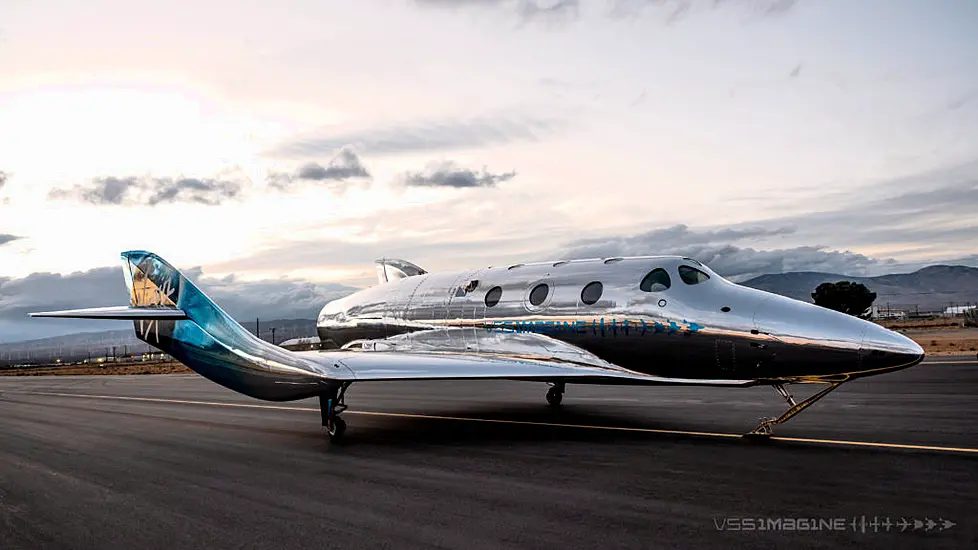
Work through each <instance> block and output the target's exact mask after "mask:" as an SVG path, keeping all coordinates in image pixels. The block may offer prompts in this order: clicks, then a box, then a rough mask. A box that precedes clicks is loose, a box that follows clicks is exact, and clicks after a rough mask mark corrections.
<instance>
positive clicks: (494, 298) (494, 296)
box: [486, 286, 503, 307]
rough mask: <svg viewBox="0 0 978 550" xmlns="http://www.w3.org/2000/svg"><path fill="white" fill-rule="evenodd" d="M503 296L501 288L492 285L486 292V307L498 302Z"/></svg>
mask: <svg viewBox="0 0 978 550" xmlns="http://www.w3.org/2000/svg"><path fill="white" fill-rule="evenodd" d="M502 296H503V289H502V288H500V287H498V286H494V287H492V288H491V289H489V292H486V307H492V306H494V305H496V304H498V303H499V299H500V298H502Z"/></svg>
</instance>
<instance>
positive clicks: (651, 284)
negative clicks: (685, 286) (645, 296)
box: [639, 267, 672, 292]
mask: <svg viewBox="0 0 978 550" xmlns="http://www.w3.org/2000/svg"><path fill="white" fill-rule="evenodd" d="M670 286H672V281H671V280H670V279H669V273H668V272H667V271H666V270H665V269H662V268H661V267H657V268H655V269H653V270H652V271H650V272H649V274H648V275H646V276H645V278H644V279H642V284H641V285H639V288H640V289H642V291H643V292H662V291H663V290H666V289H668V288H669V287H670Z"/></svg>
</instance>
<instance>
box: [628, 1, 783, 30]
mask: <svg viewBox="0 0 978 550" xmlns="http://www.w3.org/2000/svg"><path fill="white" fill-rule="evenodd" d="M797 3H798V0H613V2H612V4H611V14H612V16H617V17H621V16H629V17H634V16H638V15H640V14H641V13H642V12H644V11H646V10H651V11H659V12H665V23H666V24H669V25H671V24H674V23H677V22H679V21H681V20H683V19H685V18H686V17H688V16H689V15H690V14H692V13H694V12H697V11H711V10H717V9H723V8H726V7H728V6H729V7H734V8H737V9H740V10H741V11H747V12H749V13H751V14H752V15H755V16H757V17H778V16H782V15H784V14H787V13H789V12H791V11H792V10H793V9H794V7H795V5H796V4H797Z"/></svg>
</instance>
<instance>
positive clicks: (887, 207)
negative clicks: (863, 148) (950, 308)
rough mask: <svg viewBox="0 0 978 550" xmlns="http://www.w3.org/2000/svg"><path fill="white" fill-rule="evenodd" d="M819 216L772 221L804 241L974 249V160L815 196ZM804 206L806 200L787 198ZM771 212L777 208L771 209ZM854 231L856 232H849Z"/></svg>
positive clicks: (977, 197) (977, 235)
mask: <svg viewBox="0 0 978 550" xmlns="http://www.w3.org/2000/svg"><path fill="white" fill-rule="evenodd" d="M818 200H819V211H816V212H810V213H805V214H795V215H790V216H782V217H778V218H773V219H770V220H766V221H764V222H763V224H764V225H766V226H791V227H795V228H796V229H797V236H798V237H800V238H803V239H805V240H808V241H809V242H844V243H845V245H846V246H849V247H852V246H860V245H864V246H872V247H882V246H886V247H887V248H888V249H891V250H893V252H892V253H894V254H897V253H899V252H900V250H899V248H898V247H901V246H902V247H904V248H905V249H907V250H911V249H914V248H919V247H921V246H933V245H934V244H935V243H941V244H943V245H955V246H961V247H966V248H969V249H974V248H975V247H978V220H976V219H975V217H974V205H975V204H978V161H975V162H970V163H966V164H962V165H959V166H953V167H947V168H940V169H936V170H931V171H927V172H923V173H919V174H914V175H911V176H906V177H901V178H894V179H890V180H886V181H882V182H879V183H877V184H874V185H871V186H869V187H863V188H860V189H859V190H857V191H845V192H841V193H836V194H830V193H824V192H819V194H818ZM790 201H791V202H793V203H794V204H793V206H804V205H806V204H808V203H809V202H808V201H810V199H809V198H805V197H798V198H792V199H790ZM771 208H772V209H776V208H778V205H772V207H771ZM854 228H858V230H854Z"/></svg>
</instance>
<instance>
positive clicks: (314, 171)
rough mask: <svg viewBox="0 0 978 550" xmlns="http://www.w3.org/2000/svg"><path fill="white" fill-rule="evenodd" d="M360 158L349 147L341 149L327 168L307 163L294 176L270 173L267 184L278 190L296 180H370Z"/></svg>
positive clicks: (314, 163)
mask: <svg viewBox="0 0 978 550" xmlns="http://www.w3.org/2000/svg"><path fill="white" fill-rule="evenodd" d="M370 177H371V176H370V172H368V171H367V169H366V167H364V165H363V163H362V162H360V157H358V156H357V154H356V152H355V151H353V149H351V148H349V147H344V148H342V149H341V150H340V151H339V153H337V154H336V156H334V157H333V158H332V159H331V160H330V161H329V164H328V165H327V166H323V165H321V164H319V163H316V162H308V163H306V164H303V165H302V166H300V167H299V168H298V169H296V171H295V173H294V174H283V173H272V174H270V175H269V177H268V184H269V185H271V186H272V187H275V188H278V189H285V188H286V187H288V186H289V185H290V184H292V183H293V182H295V181H297V180H308V181H330V182H342V181H345V180H347V179H351V178H370Z"/></svg>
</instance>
